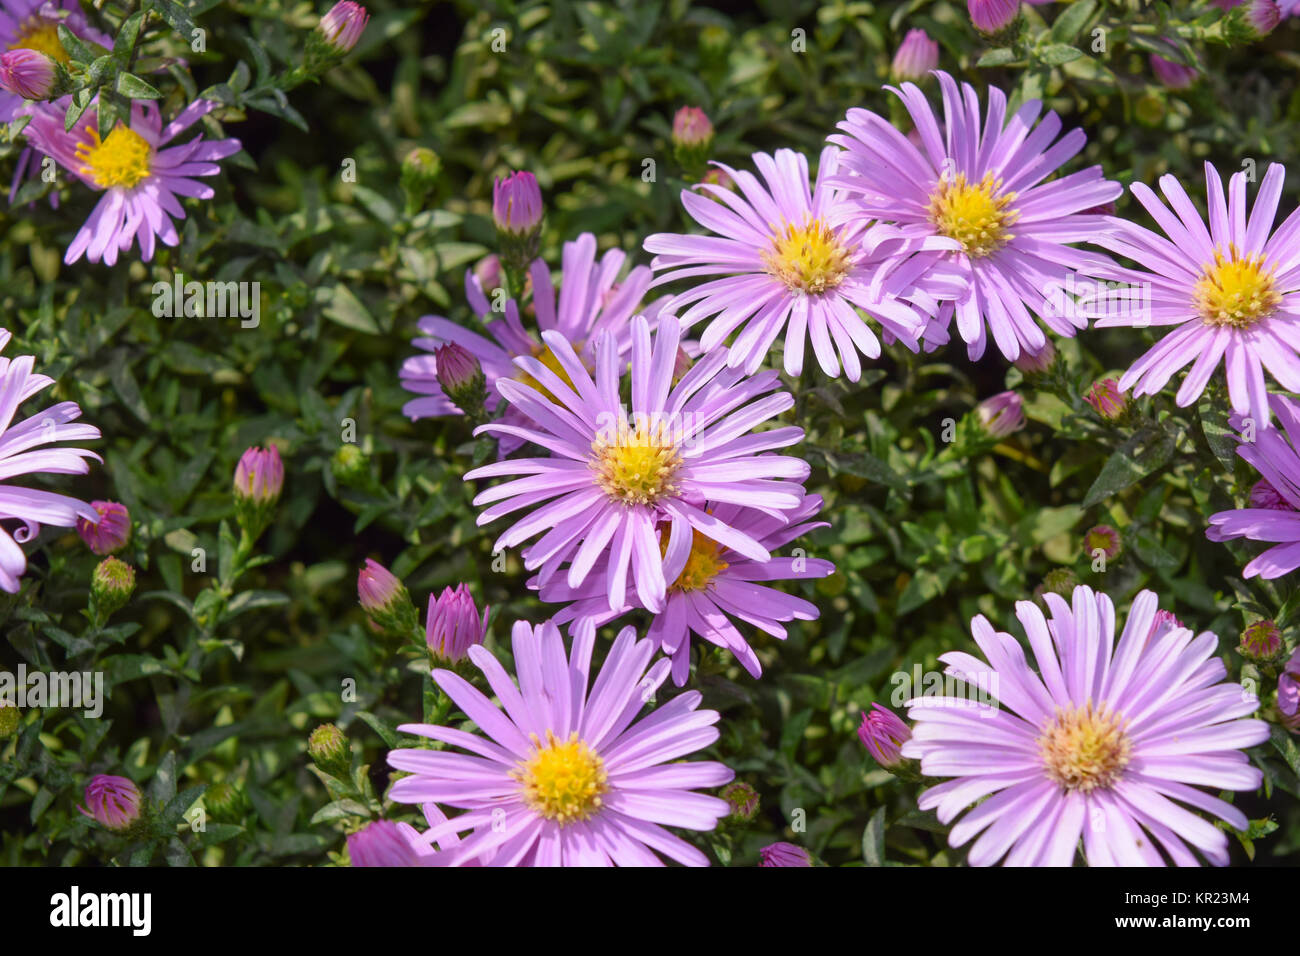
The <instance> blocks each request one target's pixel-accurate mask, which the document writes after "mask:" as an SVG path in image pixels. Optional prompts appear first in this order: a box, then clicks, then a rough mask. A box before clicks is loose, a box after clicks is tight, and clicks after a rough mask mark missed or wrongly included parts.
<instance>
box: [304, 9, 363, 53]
mask: <svg viewBox="0 0 1300 956" xmlns="http://www.w3.org/2000/svg"><path fill="white" fill-rule="evenodd" d="M369 22H370V14H369V13H367V12H366V8H365V7H363V6H362V5H361V4H359V3H353V2H352V0H341V2H340V3H336V4H334V6H332V7H330V10H329V13H327V14H325V16H323V17H321V18H320V23H319V24H317V26H316V29H317V30H319V31H320V34H321V36H322V37H324V38H325V42H326V43H328V44H329V46H330V47H331V48H333V49H334V50H335V51H336V52H338V53H350V52H351V51H352V48H353V47H355V46H356V45H357V41H358V40H360V39H361V34H362V33H364V32H365V30H366V24H367V23H369Z"/></svg>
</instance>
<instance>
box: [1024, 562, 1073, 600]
mask: <svg viewBox="0 0 1300 956" xmlns="http://www.w3.org/2000/svg"><path fill="white" fill-rule="evenodd" d="M1078 586H1079V576H1078V575H1077V574H1075V573H1074V572H1073V571H1071V570H1070V569H1069V568H1053V569H1052V570H1051V571H1048V572H1047V574H1046V575H1044V577H1043V583H1042V584H1040V585H1038V587H1037V588H1035V589H1034V597H1035V598H1041V597H1042V596H1043V595H1044V594H1049V593H1050V594H1059V595H1061V597H1065V598H1068V597H1070V596H1071V595H1072V594H1074V589H1075V588H1077V587H1078Z"/></svg>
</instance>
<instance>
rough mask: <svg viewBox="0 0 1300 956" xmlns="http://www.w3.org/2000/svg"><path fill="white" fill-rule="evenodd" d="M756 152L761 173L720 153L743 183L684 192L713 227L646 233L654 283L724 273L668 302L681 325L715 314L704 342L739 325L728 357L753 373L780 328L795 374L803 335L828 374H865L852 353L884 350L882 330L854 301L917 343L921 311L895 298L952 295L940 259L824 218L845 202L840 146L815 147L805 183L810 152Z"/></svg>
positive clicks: (689, 206) (694, 212) (709, 344)
mask: <svg viewBox="0 0 1300 956" xmlns="http://www.w3.org/2000/svg"><path fill="white" fill-rule="evenodd" d="M753 160H754V165H755V166H756V167H757V168H758V171H759V173H761V174H762V176H763V179H764V180H765V181H766V184H764V183H763V182H760V181H759V180H758V179H757V178H756V177H755V176H754V175H753V174H752V173H750V172H747V171H738V170H734V169H732V168H731V167H729V166H724V165H722V164H721V163H717V164H715V165H717V166H718V167H719V168H720V169H722V170H723V171H724V172H726V173H727V174H728V175H729V176H730V177H731V178H732V179H733V180H734V181H735V182H736V185H737V186H738V187H739V190H740V192H739V194H737V193H733V192H731V191H730V190H727V189H724V188H722V187H721V186H713V185H707V184H701V185H699V186H697V187H696V189H697V190H698V192H693V191H690V190H683V192H682V205H683V206H685V207H686V211H687V213H689V214H690V216H691V218H692V219H694V220H695V221H696V222H698V223H699V224H700V225H702V226H704V227H705V228H706V229H709V230H711V231H712V232H714V233H717V235H715V236H690V235H675V234H671V233H658V234H656V235H653V236H650V237H648V238H647V239H646V241H645V248H646V250H647V251H648V252H652V253H655V258H654V260H653V261H652V262H651V264H650V266H651V268H652V269H654V270H655V271H656V272H658V273H660V274H659V275H658V276H656V278H655V284H656V285H660V284H662V283H665V282H671V281H673V280H676V279H687V278H690V279H694V278H695V277H697V276H721V277H722V278H714V279H710V280H709V281H707V282H701V283H699V284H695V285H693V287H692V288H691V289H689V290H688V291H686V292H683V293H681V294H680V295H677V296H676V297H675V298H673V299H672V300H671V301H669V302H668V303H667V304H666V305H665V306H664V308H665V310H666V311H673V312H676V311H677V310H678V309H679V308H681V307H683V306H690V308H688V309H687V310H686V311H685V312H682V313H681V321H682V326H683V327H684V328H690V327H691V326H693V325H695V324H696V323H697V322H700V321H702V320H704V319H708V318H712V321H710V323H709V326H708V328H706V329H705V331H704V334H703V336H701V338H700V348H701V350H702V351H703V352H705V353H709V352H712V351H713V350H714V349H715V348H717V347H718V346H720V345H721V344H722V343H723V341H724V340H725V339H726V338H727V337H728V336H729V335H731V334H732V333H733V332H735V331H736V330H737V329H739V328H741V327H742V326H743V327H744V330H743V331H742V332H740V334H739V335H737V337H736V339H735V341H734V342H733V343H732V346H731V358H730V364H731V365H732V366H733V367H736V366H744V368H745V370H746V371H748V372H750V373H751V374H752V373H753V372H755V371H757V370H758V368H759V366H760V365H762V364H763V360H764V359H765V358H766V357H767V353H768V350H769V349H771V347H772V344H773V343H774V342H775V341H776V339H777V337H778V336H780V335H781V333H782V332H783V331H784V333H785V338H784V350H785V370H786V371H787V372H789V373H790V374H791V375H799V374H800V373H801V372H802V371H803V360H804V346H805V341H810V342H811V344H812V349H813V352H814V354H815V355H816V356H817V361H818V363H819V364H820V365H821V367H822V370H823V371H824V372H825V373H826V374H827V375H830V376H832V377H834V376H838V375H839V374H840V364H841V363H843V365H844V374H845V376H846V377H847V378H848V379H849V380H850V381H854V382H856V381H857V380H858V379H859V378H860V377H861V376H862V364H861V362H860V360H859V359H858V355H859V353H861V354H862V355H865V356H866V357H867V358H870V359H875V358H879V357H880V341H879V339H877V337H876V335H875V333H874V332H872V331H871V329H870V327H868V325H867V323H866V322H865V321H864V320H863V318H862V316H861V315H859V314H858V312H857V309H864V310H866V311H867V312H869V313H870V314H871V315H872V317H873V318H875V319H876V321H878V322H879V323H880V324H881V326H882V328H883V329H884V330H885V332H886V333H887V334H888V335H890V336H893V337H894V338H897V339H899V340H901V341H902V342H903V343H904V344H905V345H907V346H908V348H910V349H911V350H912V351H914V352H915V351H916V350H917V347H918V346H917V338H918V336H919V335H920V333H921V330H922V329H923V328H924V325H925V318H924V317H923V316H922V315H920V314H918V312H917V311H916V309H915V308H913V306H912V305H910V304H909V303H908V302H907V301H903V300H905V299H907V300H911V301H913V302H915V303H916V304H917V305H918V306H919V307H921V308H922V309H924V310H926V311H934V310H935V309H937V308H938V305H937V302H936V301H935V296H942V295H947V296H948V297H950V298H951V297H952V296H954V295H956V293H957V291H958V286H957V285H956V284H955V283H954V281H953V279H952V278H951V277H949V278H948V279H946V280H945V277H944V276H943V274H942V270H935V271H934V274H933V275H926V273H925V271H924V269H922V268H919V267H917V266H915V265H914V264H912V263H909V262H908V261H907V259H906V257H899V256H897V255H896V253H897V251H898V246H899V241H898V239H897V238H896V237H895V234H894V233H895V230H893V229H890V228H888V227H879V226H878V227H874V228H871V229H867V228H866V224H865V223H860V224H854V225H851V226H839V225H838V224H836V223H834V222H833V221H832V219H833V214H834V210H835V208H836V206H837V205H838V204H839V203H840V202H841V197H840V194H839V193H838V191H836V190H835V189H832V188H831V186H830V179H831V177H832V175H833V174H834V172H835V171H836V169H837V163H839V162H840V161H841V160H840V152H839V150H837V149H834V148H831V147H827V148H826V149H825V150H823V151H822V154H821V162H820V165H819V167H818V170H817V180H816V182H815V183H814V184H813V187H812V190H811V192H810V191H809V188H808V160H807V159H806V158H805V157H804V156H803V155H802V154H801V153H796V152H795V151H793V150H789V149H779V150H777V151H776V154H775V155H774V156H769V155H768V154H767V153H755V154H754V156H753ZM708 197H712V199H710V198H708ZM715 200H716V201H715ZM891 341H892V339H891ZM837 356H838V358H837Z"/></svg>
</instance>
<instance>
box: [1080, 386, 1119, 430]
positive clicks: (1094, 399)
mask: <svg viewBox="0 0 1300 956" xmlns="http://www.w3.org/2000/svg"><path fill="white" fill-rule="evenodd" d="M1083 400H1084V401H1085V402H1087V403H1088V404H1089V405H1091V406H1092V408H1093V410H1094V411H1095V412H1096V413H1097V414H1098V415H1100V416H1101V417H1102V418H1103V419H1105V420H1106V421H1108V422H1114V421H1119V419H1121V418H1123V417H1124V413H1125V412H1126V411H1128V398H1126V397H1125V395H1124V393H1123V392H1121V391H1120V390H1119V383H1118V382H1116V381H1115V380H1114V379H1113V378H1103V379H1102V380H1101V381H1099V382H1094V383H1093V385H1092V388H1090V389H1088V394H1087V395H1085V396H1084V397H1083Z"/></svg>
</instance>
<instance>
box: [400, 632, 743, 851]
mask: <svg viewBox="0 0 1300 956" xmlns="http://www.w3.org/2000/svg"><path fill="white" fill-rule="evenodd" d="M595 640H596V632H595V629H594V628H592V627H586V628H577V629H575V631H574V633H573V649H572V654H570V655H566V654H565V649H564V641H563V639H562V638H561V637H560V632H559V629H558V628H557V627H556V626H555V625H554V624H553V623H551V622H549V621H548V622H547V623H545V624H542V625H540V626H538V627H536V628H534V627H532V626H530V625H529V624H527V623H525V622H522V621H521V622H519V623H517V624H516V625H515V626H514V631H513V646H514V658H515V669H516V673H517V674H518V686H516V684H515V682H514V681H512V680H511V679H510V675H509V674H507V673H506V670H505V668H503V667H502V666H501V664H500V663H499V662H498V661H497V659H496V658H495V657H493V656H492V654H491V653H489V652H488V651H487V650H485V649H484V648H483V647H480V646H476V647H472V648H470V652H469V656H470V660H471V661H473V663H474V664H475V665H476V666H477V667H478V668H479V670H481V671H482V672H483V677H484V678H485V679H486V680H487V682H488V684H489V685H490V686H491V688H492V691H493V693H494V694H495V695H496V698H497V700H499V701H500V704H499V705H495V704H493V703H492V702H491V701H490V700H489V699H488V698H487V697H485V696H484V695H483V694H482V693H481V692H479V691H478V690H476V689H475V688H474V687H473V686H472V685H471V684H470V683H469V682H468V681H466V680H464V679H463V678H461V677H458V676H456V675H455V674H453V673H452V672H451V671H448V670H435V671H434V672H433V679H434V680H435V681H436V682H437V684H438V686H439V687H441V688H442V690H443V691H444V692H445V693H446V694H447V695H448V696H449V697H450V698H451V699H452V700H453V701H454V702H455V704H456V706H457V707H459V708H460V709H461V710H462V711H463V712H464V714H465V716H466V717H467V718H469V719H470V720H471V721H473V722H474V723H475V724H476V725H477V726H478V727H479V728H480V729H481V730H482V732H483V736H481V735H478V734H472V733H468V732H466V731H464V730H459V729H456V728H453V727H440V726H433V725H430V724H407V725H405V726H402V727H399V728H398V729H399V730H402V731H405V732H408V733H413V734H419V735H420V736H422V737H429V738H431V739H433V740H438V741H441V742H443V743H446V744H450V745H452V746H455V747H459V748H461V749H462V750H467V751H469V753H457V752H454V751H450V750H437V751H435V750H394V751H392V752H391V753H389V755H388V763H389V765H390V766H391V767H393V769H395V770H403V771H406V772H408V773H410V774H411V776H408V777H403V778H402V779H400V780H398V781H397V782H396V783H395V784H393V787H392V789H391V791H390V796H391V797H392V798H393V799H394V800H397V801H399V802H402V803H421V804H424V803H441V804H444V805H447V806H452V807H457V808H460V809H462V810H465V811H466V812H465V813H462V814H459V815H458V816H456V817H453V818H452V819H451V820H450V821H448V822H447V823H444V824H441V825H438V826H432V827H430V829H429V830H428V831H426V833H425V834H424V835H423V839H424V840H425V841H426V842H427V841H430V840H436V839H441V838H442V837H443V836H444V835H446V834H450V833H464V832H466V831H472V832H470V834H469V835H468V836H466V837H465V838H464V841H463V842H462V843H461V844H460V845H459V846H458V847H456V848H455V849H454V851H453V852H455V854H456V859H455V862H456V863H457V864H459V863H462V862H464V861H467V860H477V861H479V862H481V863H483V864H484V865H487V866H610V865H618V866H658V865H662V861H661V859H660V857H659V856H658V855H657V854H663V855H664V856H666V857H668V858H670V859H672V860H675V861H677V862H678V863H683V864H686V865H688V866H707V865H708V859H707V858H706V857H705V856H704V854H703V853H701V852H700V851H699V850H697V849H696V848H695V847H693V846H691V845H690V844H689V843H687V842H686V841H685V840H683V839H681V837H678V836H676V835H674V834H673V833H670V832H669V831H668V830H667V829H665V827H678V828H682V829H687V830H712V829H713V828H714V827H715V826H716V825H717V822H718V820H719V819H721V818H722V817H725V816H726V815H727V814H728V813H729V812H730V810H731V807H730V805H729V804H728V803H727V801H725V800H721V799H719V798H717V797H712V796H707V795H705V794H701V793H695V792H693V791H694V790H695V789H696V788H699V787H719V786H722V785H723V784H724V783H727V782H729V781H730V780H731V779H732V777H733V774H732V772H731V770H730V769H728V768H727V767H725V766H723V765H722V764H720V763H717V762H715V761H690V762H682V760H681V758H683V757H685V756H686V755H688V754H691V753H694V752H695V751H697V750H700V749H701V748H703V747H707V746H709V745H710V744H712V743H713V742H714V741H715V740H717V739H718V731H717V729H716V728H715V727H714V726H713V725H714V724H716V723H717V721H718V719H719V715H718V713H717V712H716V711H712V710H697V708H698V707H699V705H700V693H699V692H698V691H687V692H686V693H684V694H679V695H677V696H676V697H674V698H673V699H672V700H670V701H669V702H668V703H666V704H664V705H663V706H662V707H659V708H657V709H656V710H654V711H653V713H649V714H647V715H646V716H644V717H643V718H642V719H640V720H637V715H638V714H640V713H641V711H642V710H643V709H644V708H645V707H646V704H647V702H650V701H652V700H653V699H654V695H655V692H656V691H657V690H658V688H659V686H660V685H661V684H662V683H663V681H664V678H665V677H667V675H668V661H667V660H660V661H658V662H657V663H656V664H655V665H654V666H653V667H651V668H650V669H649V671H648V672H647V670H646V667H647V665H648V664H649V663H650V658H651V657H652V656H653V654H654V650H655V649H654V645H653V642H651V641H648V640H641V641H638V640H637V639H636V637H635V634H634V632H633V629H632V628H630V627H628V628H624V629H623V632H622V633H621V634H619V636H618V638H617V639H616V640H615V641H614V644H613V646H612V647H611V648H610V652H609V656H608V657H607V658H606V659H605V663H604V666H603V667H602V668H601V669H600V671H599V673H598V674H597V676H596V679H595V683H594V684H593V685H592V686H591V688H590V691H588V671H589V668H590V663H591V652H592V648H593V645H594V644H595Z"/></svg>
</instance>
